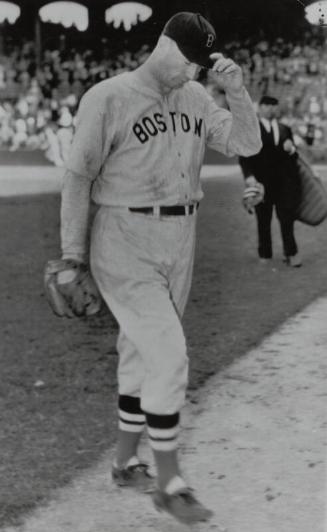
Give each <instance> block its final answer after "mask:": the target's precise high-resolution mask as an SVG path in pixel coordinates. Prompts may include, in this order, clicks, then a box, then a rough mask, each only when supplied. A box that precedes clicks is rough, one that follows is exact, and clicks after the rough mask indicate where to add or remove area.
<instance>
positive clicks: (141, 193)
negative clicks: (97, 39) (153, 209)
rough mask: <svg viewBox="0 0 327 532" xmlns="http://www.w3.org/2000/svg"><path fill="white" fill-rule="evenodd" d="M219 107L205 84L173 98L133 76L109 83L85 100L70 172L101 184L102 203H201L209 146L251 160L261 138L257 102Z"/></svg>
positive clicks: (97, 190) (97, 193) (96, 194)
mask: <svg viewBox="0 0 327 532" xmlns="http://www.w3.org/2000/svg"><path fill="white" fill-rule="evenodd" d="M230 104H231V106H232V109H233V117H232V115H231V113H230V112H229V111H228V110H226V109H223V108H220V107H218V106H217V105H216V104H215V102H214V101H213V99H212V98H211V97H210V96H209V95H208V93H207V92H206V90H205V89H204V88H203V87H202V85H201V84H200V83H197V82H191V81H190V82H188V83H187V84H186V85H185V86H184V88H182V89H177V90H174V91H171V93H169V94H168V95H167V96H163V95H162V94H160V93H159V92H155V91H154V90H152V89H150V88H149V87H147V86H145V85H143V84H141V83H140V82H139V81H138V79H137V78H136V76H135V75H134V74H133V72H132V73H124V74H121V75H118V76H116V77H114V78H111V79H109V80H106V81H103V82H101V83H99V84H97V85H96V86H94V87H93V88H92V89H90V90H89V91H88V92H87V93H86V95H85V96H84V98H83V99H82V102H81V105H80V109H79V113H78V117H77V126H76V133H75V138H74V142H73V145H72V149H71V153H70V157H69V159H68V162H67V164H66V166H67V168H68V169H69V170H71V171H73V172H75V173H76V174H79V175H81V176H85V177H86V178H89V179H92V180H95V182H94V185H93V193H92V195H93V199H94V201H95V202H96V203H99V204H101V205H126V206H127V205H133V206H144V205H159V204H165V205H172V204H176V203H178V204H180V203H181V204H189V203H191V202H193V201H198V200H200V199H201V198H202V195H203V194H202V189H201V184H200V180H199V175H200V169H201V165H202V162H203V157H204V152H205V146H206V145H207V146H209V147H210V148H212V149H214V150H218V151H220V152H222V153H224V154H226V155H229V156H232V155H235V154H240V153H242V154H248V155H249V154H250V153H253V148H254V145H255V143H256V142H257V139H258V136H259V129H258V123H257V118H256V116H255V112H254V109H253V106H252V103H251V100H250V98H249V96H248V94H247V92H246V90H245V89H244V90H243V93H242V96H241V97H238V98H237V99H233V100H230Z"/></svg>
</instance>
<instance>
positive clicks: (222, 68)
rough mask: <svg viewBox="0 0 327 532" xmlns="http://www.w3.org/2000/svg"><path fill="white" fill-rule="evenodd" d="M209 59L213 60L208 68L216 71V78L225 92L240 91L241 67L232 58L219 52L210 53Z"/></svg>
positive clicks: (241, 84) (241, 81) (241, 82)
mask: <svg viewBox="0 0 327 532" xmlns="http://www.w3.org/2000/svg"><path fill="white" fill-rule="evenodd" d="M210 59H212V61H214V64H213V66H212V67H211V69H210V70H213V71H214V72H217V74H218V78H217V79H218V81H219V85H220V86H221V88H223V89H224V90H226V92H237V91H240V90H241V88H242V86H243V73H242V69H241V67H240V66H239V65H237V64H236V63H235V62H234V61H233V60H232V59H229V58H227V57H224V55H223V54H221V53H220V52H215V53H213V54H211V55H210Z"/></svg>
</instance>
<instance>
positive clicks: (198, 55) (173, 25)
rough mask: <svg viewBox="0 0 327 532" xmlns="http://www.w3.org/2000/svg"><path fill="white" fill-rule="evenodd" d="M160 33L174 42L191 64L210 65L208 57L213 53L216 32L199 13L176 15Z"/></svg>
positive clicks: (184, 12) (185, 12)
mask: <svg viewBox="0 0 327 532" xmlns="http://www.w3.org/2000/svg"><path fill="white" fill-rule="evenodd" d="M162 33H163V35H166V36H167V37H170V39H173V41H175V42H176V44H177V46H178V48H179V49H180V51H181V52H182V54H183V55H185V57H186V59H188V61H190V62H191V63H196V64H197V65H200V66H203V67H210V66H211V65H212V61H211V60H210V58H209V56H210V54H212V53H213V52H214V51H215V43H216V32H215V30H214V28H213V26H212V25H211V24H210V23H209V22H208V21H207V20H206V19H205V18H204V17H203V16H202V15H200V13H189V12H187V11H182V12H181V13H176V14H175V15H174V16H172V17H171V18H170V19H169V20H168V22H167V23H166V25H165V27H164V29H163V32H162Z"/></svg>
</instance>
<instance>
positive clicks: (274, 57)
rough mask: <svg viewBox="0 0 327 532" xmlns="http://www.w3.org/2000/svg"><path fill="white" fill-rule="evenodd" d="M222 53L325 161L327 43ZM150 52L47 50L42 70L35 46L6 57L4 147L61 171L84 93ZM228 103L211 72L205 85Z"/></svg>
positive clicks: (234, 48)
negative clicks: (42, 158) (42, 157)
mask: <svg viewBox="0 0 327 532" xmlns="http://www.w3.org/2000/svg"><path fill="white" fill-rule="evenodd" d="M223 52H224V53H225V54H226V55H228V56H230V57H232V58H233V59H234V60H235V61H236V62H238V63H239V64H240V65H242V68H243V72H244V76H245V83H246V85H247V87H248V90H249V92H250V94H251V96H252V98H253V100H254V101H255V102H256V101H258V100H259V98H260V96H261V95H262V94H264V93H267V92H268V93H270V94H273V95H274V96H276V97H278V98H279V99H280V101H281V104H282V105H281V117H282V120H283V121H285V122H286V123H287V124H288V125H290V126H291V127H292V129H293V131H294V133H295V140H296V142H297V143H298V144H299V145H305V146H311V147H312V148H314V150H315V151H316V153H317V154H318V158H319V153H320V152H321V157H323V154H324V151H325V145H326V144H327V45H326V43H325V41H324V40H323V39H321V38H319V39H318V38H317V39H316V40H315V39H314V38H313V37H312V36H311V35H310V38H308V39H307V42H305V41H303V42H301V43H299V44H294V43H290V42H286V41H285V40H283V39H281V38H279V39H276V40H275V41H274V42H273V43H269V42H268V41H267V40H259V41H258V42H255V43H253V42H251V41H250V40H248V41H245V42H244V41H241V40H234V41H231V42H229V43H228V44H226V45H225V47H224V50H223ZM148 53H149V50H148V48H147V47H146V46H143V47H142V48H141V49H140V50H139V51H138V52H135V53H132V52H129V51H125V52H123V53H121V54H118V55H117V56H116V57H109V56H108V54H104V56H103V57H97V56H96V55H95V54H94V53H93V52H92V51H91V50H85V51H83V52H80V51H77V50H71V51H69V52H67V51H61V52H60V51H59V50H45V51H44V53H43V56H42V60H41V63H40V64H39V65H37V63H36V59H35V53H34V49H33V44H32V43H25V44H24V46H22V47H18V46H17V47H16V48H14V49H13V50H12V52H11V53H10V54H8V55H5V56H1V57H0V149H9V150H11V151H15V150H19V149H30V150H33V149H41V150H43V151H44V152H45V154H46V156H47V158H48V159H50V160H51V161H52V162H53V163H54V164H55V165H58V166H62V165H63V164H64V161H65V158H66V156H67V153H68V150H69V145H70V142H71V139H72V136H73V131H74V120H75V113H76V109H77V106H78V103H79V100H80V98H81V96H82V95H83V93H84V92H85V91H86V90H87V89H88V88H90V87H91V86H92V85H93V84H94V83H96V82H98V81H101V80H103V79H106V78H108V77H111V76H113V75H116V74H118V73H120V72H123V71H126V70H130V69H134V68H135V67H136V66H137V65H138V64H139V63H140V62H143V60H144V59H145V57H146V56H147V54H148ZM202 82H203V83H204V84H206V86H207V88H208V90H209V91H210V92H211V94H212V95H213V97H214V98H216V99H219V101H220V102H221V104H222V105H225V101H224V95H223V93H222V92H220V91H219V89H217V86H216V83H213V81H212V80H211V78H210V73H209V74H208V75H207V76H206V77H204V78H203V79H202Z"/></svg>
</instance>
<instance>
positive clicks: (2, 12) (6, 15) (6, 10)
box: [0, 2, 20, 24]
mask: <svg viewBox="0 0 327 532" xmlns="http://www.w3.org/2000/svg"><path fill="white" fill-rule="evenodd" d="M19 15H20V8H19V7H18V6H16V4H13V3H12V2H0V24H2V23H3V22H4V21H5V20H8V22H10V24H15V22H16V20H17V19H18V17H19Z"/></svg>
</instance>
